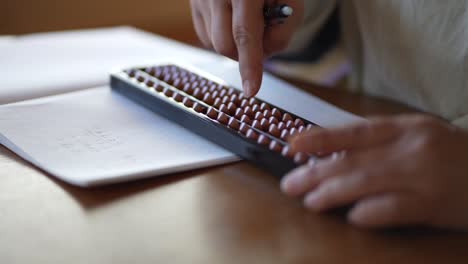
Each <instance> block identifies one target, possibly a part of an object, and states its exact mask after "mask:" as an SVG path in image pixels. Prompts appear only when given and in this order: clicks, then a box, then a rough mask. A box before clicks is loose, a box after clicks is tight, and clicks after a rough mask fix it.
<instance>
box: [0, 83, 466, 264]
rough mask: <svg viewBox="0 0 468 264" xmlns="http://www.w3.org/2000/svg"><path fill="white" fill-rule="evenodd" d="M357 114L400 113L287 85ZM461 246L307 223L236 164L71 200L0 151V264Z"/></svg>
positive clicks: (372, 259)
mask: <svg viewBox="0 0 468 264" xmlns="http://www.w3.org/2000/svg"><path fill="white" fill-rule="evenodd" d="M299 85H300V86H301V87H303V88H306V89H307V90H308V91H310V92H312V93H314V94H316V95H318V96H320V97H322V98H324V99H326V100H328V101H330V102H333V103H335V104H337V105H338V106H341V107H343V108H345V109H346V110H349V111H352V112H355V113H357V114H361V115H368V114H372V115H375V114H395V113H401V112H407V111H409V109H407V108H405V107H402V106H399V105H395V104H391V103H388V102H385V101H381V100H374V99H370V98H365V97H361V96H356V95H350V94H346V93H344V92H340V91H336V90H330V89H325V88H319V87H311V86H310V85H308V86H306V85H304V84H299ZM467 246H468V235H466V234H460V233H449V232H442V231H434V230H414V229H411V230H398V231H395V230H394V231H378V232H377V231H366V230H359V229H356V228H354V227H352V226H350V225H348V224H347V223H346V221H345V220H344V218H343V217H342V216H340V215H334V214H314V213H311V212H307V211H306V210H304V209H303V208H302V206H301V202H300V201H299V200H294V199H289V198H287V197H285V196H283V195H282V194H281V193H280V191H279V188H278V180H277V179H275V178H273V177H272V176H270V175H268V174H266V173H264V172H262V171H260V170H258V169H255V168H254V167H252V166H251V165H249V164H247V163H246V162H239V163H237V164H233V165H228V166H221V167H216V168H210V169H204V170H198V171H192V172H188V173H183V174H177V175H171V176H167V177H160V178H154V179H148V180H142V181H137V182H131V183H125V184H119V185H114V186H108V187H102V188H96V189H80V188H76V187H72V186H69V185H66V184H64V183H62V182H60V181H58V180H56V179H54V178H51V177H49V176H48V175H47V174H46V173H44V172H41V171H39V170H37V169H36V168H33V167H32V166H30V165H29V164H27V163H25V162H24V161H22V160H21V159H19V158H18V157H17V156H15V155H14V154H12V153H11V152H9V151H8V150H6V149H5V148H3V147H0V263H5V264H7V263H89V264H91V263H114V264H117V263H203V264H209V263H216V264H219V263H268V264H271V263H468V251H467V250H466V248H467Z"/></svg>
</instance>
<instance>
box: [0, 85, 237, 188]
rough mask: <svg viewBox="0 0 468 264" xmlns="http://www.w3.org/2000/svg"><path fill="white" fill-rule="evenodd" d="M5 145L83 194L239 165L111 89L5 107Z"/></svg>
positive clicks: (1, 136)
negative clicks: (87, 188) (110, 186)
mask: <svg viewBox="0 0 468 264" xmlns="http://www.w3.org/2000/svg"><path fill="white" fill-rule="evenodd" d="M0 143H1V144H3V145H5V146H6V147H8V148H10V149H11V150H12V151H14V152H15V153H17V154H18V155H20V156H21V157H23V158H24V159H26V160H28V161H30V162H31V163H33V164H35V165H36V166H38V167H40V168H42V169H43V170H45V171H47V172H49V173H51V174H52V175H54V176H56V177H58V178H60V179H62V180H64V181H66V182H68V183H71V184H74V185H79V186H94V185H103V184H109V183H115V182H122V181H128V180H134V179H138V178H144V177H150V176H157V175H163V174H168V173H175V172H179V171H185V170H190V169H195V168H202V167H207V166H212V165H219V164H223V163H227V162H232V161H235V160H238V158H237V157H236V156H234V155H233V154H231V153H230V152H228V151H226V150H224V149H221V148H220V147H218V146H216V145H213V144H212V143H210V142H208V141H206V140H205V139H203V138H201V137H199V136H197V135H195V134H192V133H191V132H189V131H187V130H185V129H184V128H182V127H180V126H178V125H176V124H174V123H172V122H169V121H167V120H166V119H164V118H163V117H160V116H158V115H156V114H154V113H153V112H151V111H149V110H147V109H145V108H143V107H141V106H139V105H137V104H135V103H134V102H132V101H130V100H128V99H126V98H124V97H122V96H121V95H119V94H117V93H114V92H112V91H111V90H110V89H109V88H108V87H101V88H94V89H89V90H85V91H81V92H74V93H68V94H65V95H59V96H54V97H48V98H45V99H38V100H32V101H26V102H21V103H17V104H10V105H5V106H0Z"/></svg>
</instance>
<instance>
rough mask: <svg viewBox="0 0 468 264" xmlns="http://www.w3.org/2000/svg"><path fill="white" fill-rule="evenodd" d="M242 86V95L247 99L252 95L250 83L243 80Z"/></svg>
mask: <svg viewBox="0 0 468 264" xmlns="http://www.w3.org/2000/svg"><path fill="white" fill-rule="evenodd" d="M242 86H243V89H244V95H246V96H247V97H252V96H253V93H254V90H253V89H254V88H253V86H252V83H251V82H250V81H249V80H244V82H243V83H242Z"/></svg>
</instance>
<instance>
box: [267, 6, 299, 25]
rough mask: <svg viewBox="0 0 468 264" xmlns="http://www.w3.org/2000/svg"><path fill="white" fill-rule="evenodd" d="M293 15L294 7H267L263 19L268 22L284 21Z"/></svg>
mask: <svg viewBox="0 0 468 264" xmlns="http://www.w3.org/2000/svg"><path fill="white" fill-rule="evenodd" d="M292 14H293V9H292V7H290V6H288V5H276V6H265V7H264V8H263V17H264V19H265V21H266V22H269V21H272V20H276V19H284V18H287V17H290V16H291V15H292Z"/></svg>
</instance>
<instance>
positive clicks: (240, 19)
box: [232, 0, 264, 97]
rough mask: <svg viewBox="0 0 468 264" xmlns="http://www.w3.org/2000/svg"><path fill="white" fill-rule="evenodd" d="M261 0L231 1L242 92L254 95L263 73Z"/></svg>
mask: <svg viewBox="0 0 468 264" xmlns="http://www.w3.org/2000/svg"><path fill="white" fill-rule="evenodd" d="M263 3H264V1H263V0H233V1H232V9H233V10H232V12H233V21H232V34H233V37H234V42H235V44H236V46H237V53H238V58H239V70H240V74H241V77H242V86H243V89H244V94H245V95H246V96H247V97H251V96H254V95H255V94H257V92H258V90H259V89H260V85H261V82H262V73H263V65H262V61H263V30H264V20H263Z"/></svg>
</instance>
